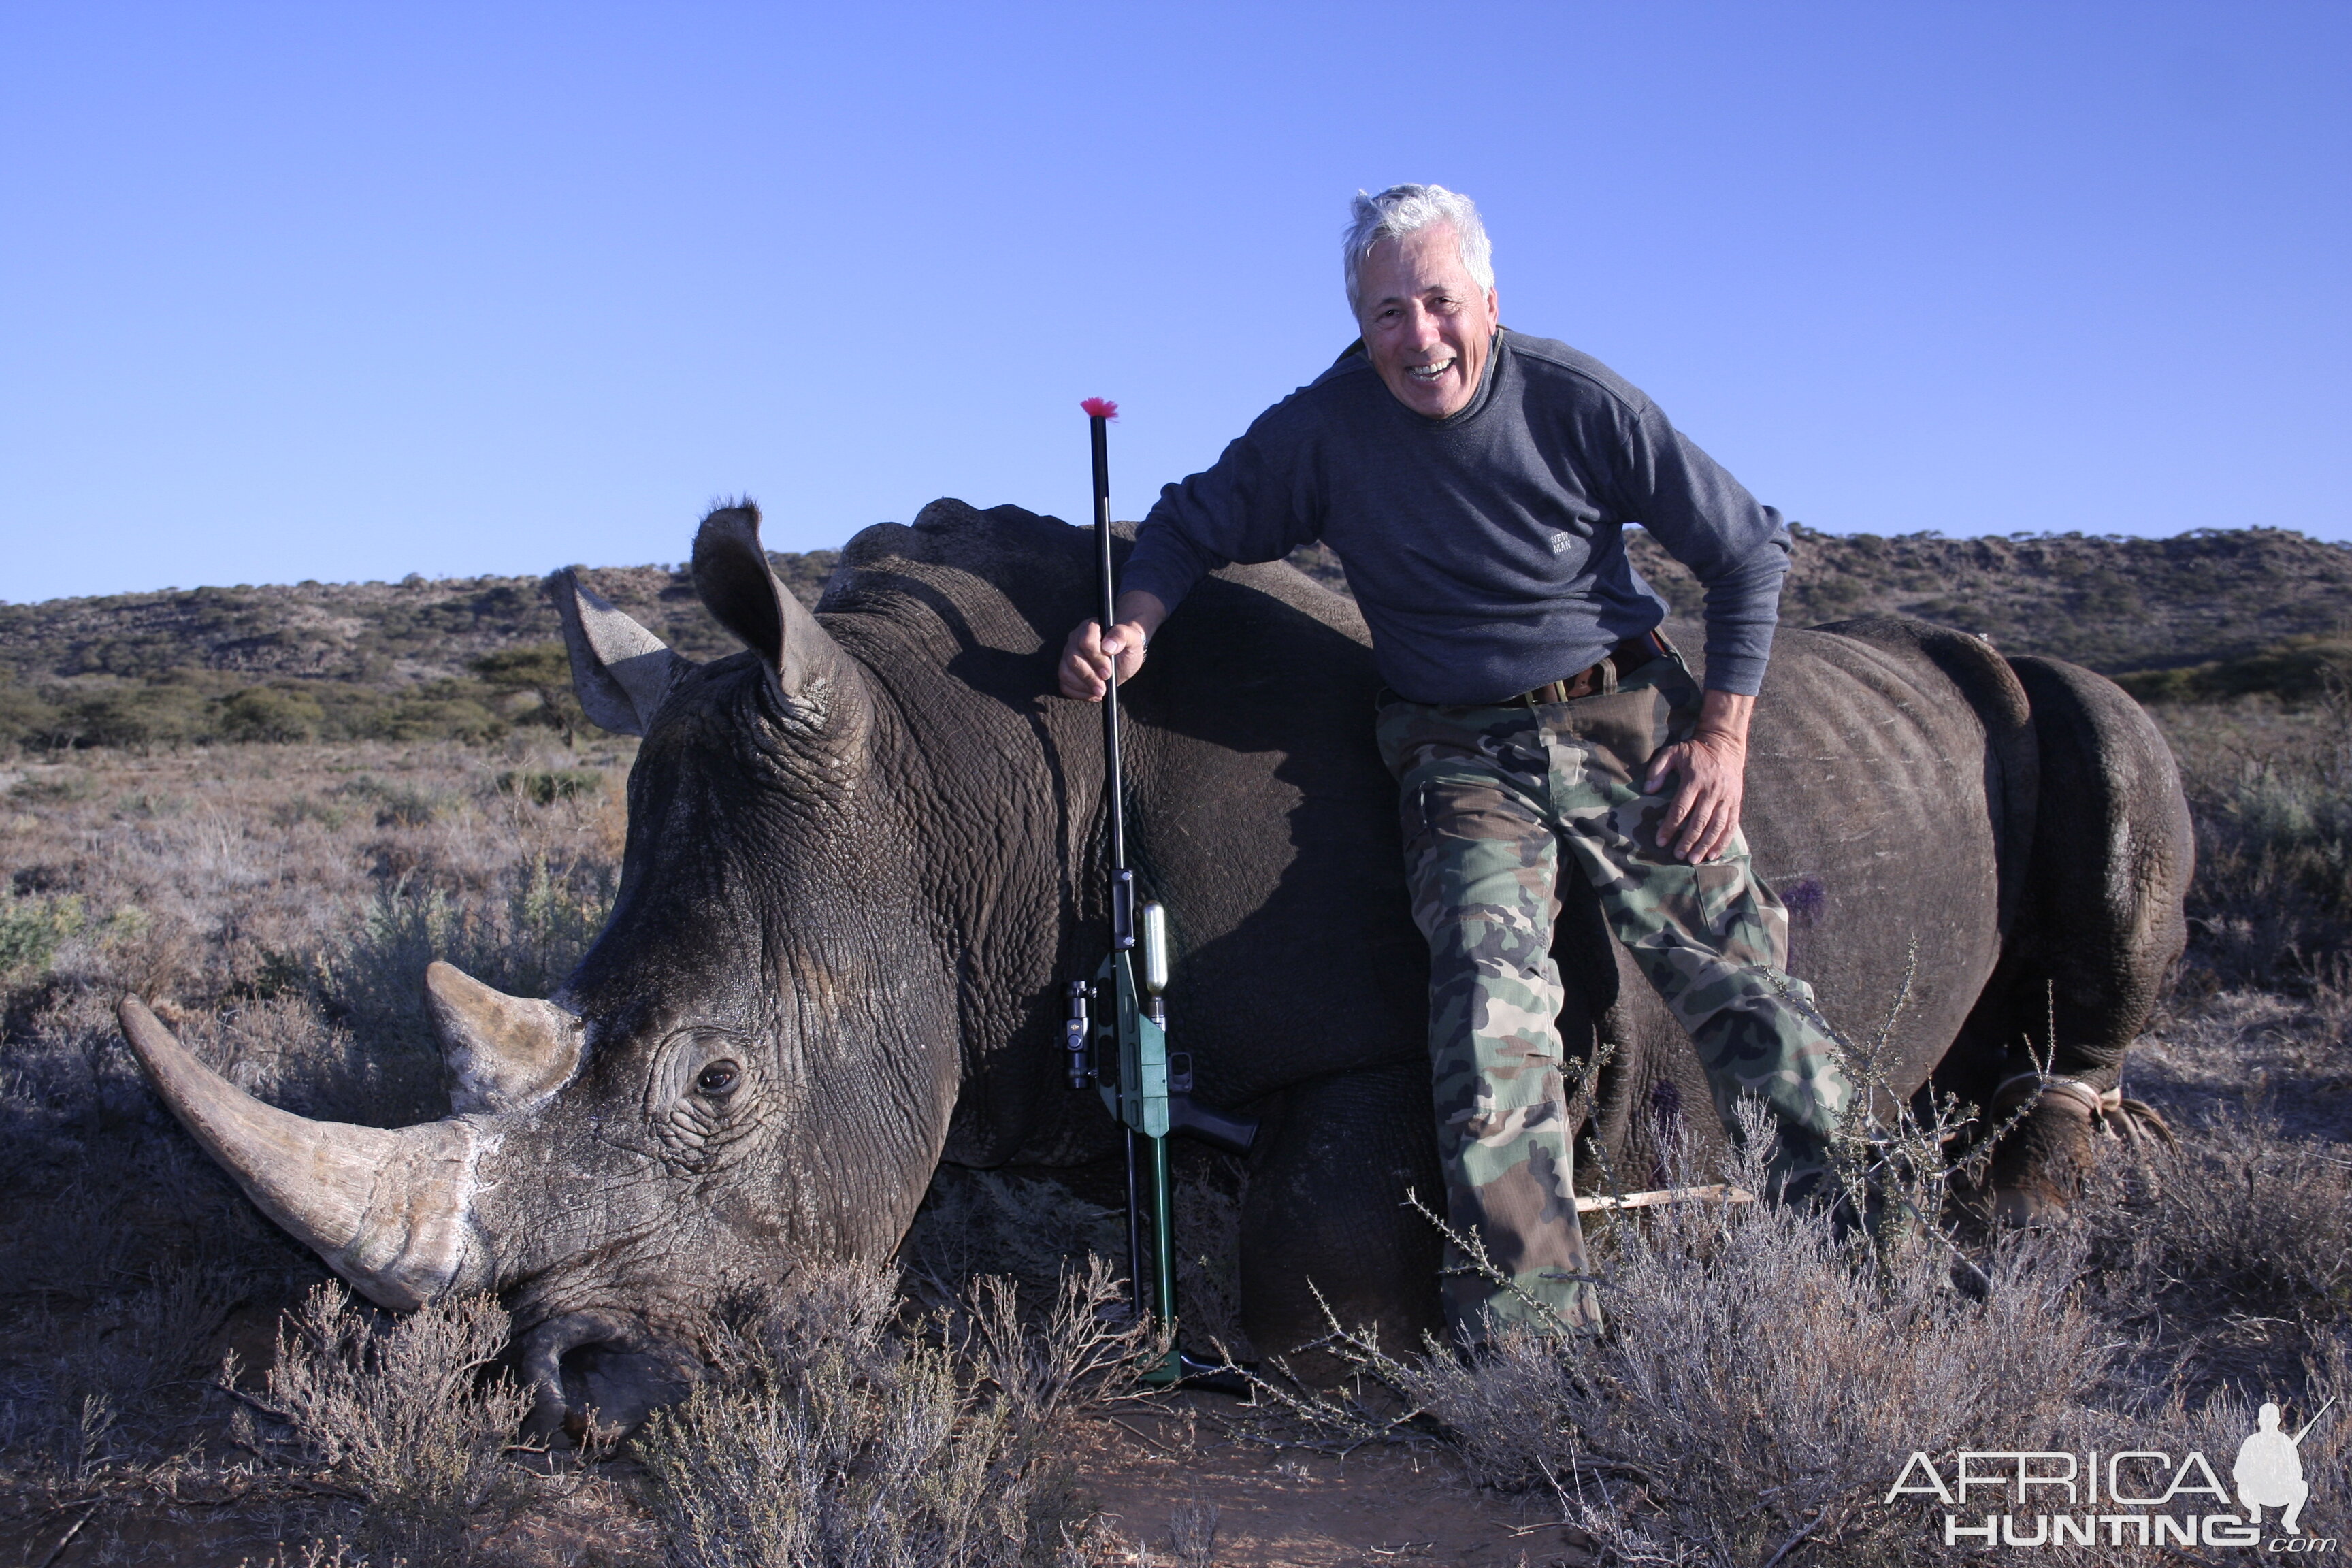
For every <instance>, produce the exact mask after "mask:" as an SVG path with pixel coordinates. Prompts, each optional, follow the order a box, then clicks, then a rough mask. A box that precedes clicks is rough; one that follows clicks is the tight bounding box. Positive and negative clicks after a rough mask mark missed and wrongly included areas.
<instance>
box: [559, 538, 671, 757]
mask: <svg viewBox="0 0 2352 1568" xmlns="http://www.w3.org/2000/svg"><path fill="white" fill-rule="evenodd" d="M547 596H548V597H549V598H551V599H552V600H554V601H555V613H556V614H557V615H558V616H561V617H562V621H563V647H564V650H565V651H566V652H567V653H569V654H571V656H572V690H574V691H576V692H578V693H579V695H580V708H581V710H582V711H583V712H584V713H586V714H587V715H588V717H589V719H590V720H591V721H593V722H595V723H597V724H599V725H602V726H603V727H604V728H605V729H607V730H611V731H615V732H617V733H619V734H623V735H642V734H644V733H645V732H646V726H647V725H649V724H651V723H652V722H653V717H654V710H655V709H656V708H659V707H660V706H661V705H662V699H663V698H665V697H667V696H668V695H669V689H670V687H671V686H672V685H674V684H676V682H677V678H678V677H679V676H680V675H682V674H684V673H685V672H686V671H688V670H689V669H691V668H694V661H693V660H691V659H687V658H679V657H678V656H677V654H675V653H672V652H671V651H670V649H669V646H668V645H667V644H666V643H664V642H663V641H662V640H661V638H659V637H656V636H654V634H653V633H651V632H649V631H647V630H646V628H645V627H643V626H639V625H637V623H636V622H635V621H633V620H631V619H630V618H629V617H628V616H626V615H625V614H623V613H622V612H621V611H620V610H617V609H615V608H614V607H613V605H612V604H611V603H610V602H609V601H608V600H606V599H605V598H604V596H603V595H599V594H598V593H597V592H596V591H595V590H594V589H593V588H591V587H589V586H588V585H587V584H585V583H583V582H582V581H580V577H579V574H577V573H576V572H574V571H573V570H572V568H571V567H569V566H567V567H565V568H564V569H563V570H562V571H561V572H558V573H556V574H554V575H553V576H551V577H550V578H549V579H548V580H547Z"/></svg>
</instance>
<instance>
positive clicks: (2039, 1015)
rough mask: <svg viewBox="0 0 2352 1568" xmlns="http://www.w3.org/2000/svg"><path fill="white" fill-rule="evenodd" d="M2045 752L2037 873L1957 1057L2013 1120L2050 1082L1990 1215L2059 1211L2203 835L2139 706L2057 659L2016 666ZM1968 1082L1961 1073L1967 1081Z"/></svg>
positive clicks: (2179, 940) (2007, 1151)
mask: <svg viewBox="0 0 2352 1568" xmlns="http://www.w3.org/2000/svg"><path fill="white" fill-rule="evenodd" d="M2010 662H2011V666H2012V668H2015V669H2016V671H2017V675H2018V679H2019V680H2020V681H2021V682H2022V683H2023V685H2024V687H2025V689H2026V692H2027V695H2028V696H2029V697H2030V699H2031V700H2032V704H2033V730H2034V739H2035V742H2036V743H2037V746H2038V748H2039V751H2040V755H2041V785H2040V803H2039V810H2038V812H2037V816H2036V820H2035V826H2034V838H2033V856H2032V872H2031V878H2030V881H2029V885H2028V891H2027V895H2026V900H2025V905H2024V908H2023V909H2022V910H2021V911H2020V916H2019V920H2018V923H2017V927H2016V929H2015V930H2014V931H2012V932H2011V936H2010V940H2009V942H2008V943H2007V950H2006V952H2005V954H2004V957H2003V961H2002V963H2001V967H2000V973H1998V974H1996V975H1995V977H1994V981H1993V984H1992V985H1991V986H1990V987H1989V988H1988V990H1987V993H1986V995H1985V998H1984V1000H1983V1001H1982V1002H1980V1003H1979V1005H1978V1008H1977V1010H1976V1013H1975V1015H1974V1016H1971V1018H1970V1019H1969V1027H1968V1029H1967V1031H1966V1032H1965V1033H1964V1034H1963V1036H1962V1040H1961V1046H1962V1047H1963V1048H1962V1049H1960V1050H1958V1051H1956V1052H1955V1053H1954V1058H1955V1066H1956V1069H1957V1071H1956V1073H1955V1075H1954V1077H1953V1079H1951V1080H1948V1081H1950V1083H1951V1087H1952V1088H1953V1089H1955V1090H1956V1091H1957V1092H1958V1093H1960V1094H1961V1095H1962V1096H1963V1097H1964V1098H1966V1099H1969V1100H1971V1101H1973V1102H1974V1103H1975V1104H1977V1105H1979V1106H1981V1107H1986V1108H1988V1109H1989V1110H1990V1112H1991V1113H1992V1116H1993V1118H1994V1120H1995V1121H2000V1120H2005V1119H2006V1118H2007V1116H2008V1115H2009V1114H2010V1113H2011V1112H2013V1111H2014V1110H2016V1108H2017V1107H2018V1106H2019V1105H2021V1104H2023V1103H2025V1102H2026V1101H2027V1100H2028V1099H2030V1098H2031V1096H2032V1094H2033V1092H2034V1090H2035V1089H2037V1088H2038V1087H2039V1073H2040V1070H2041V1069H2042V1068H2044V1067H2045V1066H2046V1068H2047V1070H2048V1071H2049V1072H2050V1073H2051V1074H2053V1075H2054V1076H2055V1077H2056V1078H2058V1079H2063V1080H2066V1081H2065V1082H2063V1083H2060V1084H2057V1085H2053V1088H2052V1089H2051V1090H2050V1091H2049V1092H2045V1093H2042V1095H2041V1098H2040V1099H2039V1100H2034V1101H2033V1102H2032V1109H2031V1110H2030V1111H2029V1112H2028V1113H2027V1115H2026V1117H2025V1120H2024V1121H2023V1122H2022V1123H2021V1125H2019V1126H2018V1127H2017V1128H2016V1129H2015V1130H2014V1131H2011V1133H2010V1134H2009V1135H2008V1136H2007V1137H2005V1138H2004V1139H2003V1140H2002V1141H2001V1144H2000V1149H1999V1151H1998V1152H1996V1153H1995V1155H1994V1157H1993V1161H1992V1166H1991V1173H1990V1187H1991V1193H1990V1197H1991V1202H1992V1208H1993V1212H1994V1215H1995V1216H1996V1217H1998V1218H1999V1219H2000V1220H2001V1221H2003V1222H2005V1223H2009V1224H2033V1223H2038V1222H2041V1221H2043V1220H2049V1219H2055V1218H2059V1217H2063V1215H2064V1213H2065V1210H2066V1206H2067V1205H2069V1204H2070V1203H2071V1202H2072V1201H2073V1199H2074V1195H2075V1194H2076V1193H2077V1192H2078V1191H2079V1190H2080V1188H2081V1184H2082V1178H2083V1175H2084V1171H2085V1169H2086V1168H2087V1163H2088V1161H2089V1159H2090V1155H2091V1150H2092V1132H2093V1127H2094V1124H2095V1121H2097V1120H2099V1119H2100V1118H2101V1116H2102V1115H2103V1112H2102V1110H2101V1109H2100V1107H2101V1101H2102V1100H2103V1099H2105V1100H2109V1101H2112V1100H2114V1099H2115V1098H2116V1097H2115V1094H2114V1090H2115V1089H2116V1086H2117V1084H2118V1082H2119V1080H2120V1079H2121V1078H2122V1075H2123V1064H2124V1055H2125V1052H2126V1050H2128V1049H2129V1048H2130V1046H2131V1043H2132V1041H2133V1040H2135V1039H2137V1037H2139V1034H2140V1032H2141V1030H2142V1029H2143V1028H2144V1027H2145V1026H2146V1025H2147V1018H2148V1015H2149V1014H2150V1012H2152V1011H2153V1010H2154V1008H2155V1006H2156V1004H2157V1002H2158V999H2159V998H2160V997H2161V996H2162V995H2163V993H2164V988H2165V986H2166V985H2167V984H2168V983H2169V980H2170V976H2171V970H2172V966H2173V964H2174V963H2175V962H2176V961H2177V960H2178V959H2179V956H2180V952H2181V949H2182V947H2183V946H2184V945H2185V944H2186V942H2187V934H2188V933H2187V927H2186V924H2185V922H2184V921H2183V919H2182V915H2181V900H2182V899H2183V897H2184V896H2185V895H2186V893H2187V891H2188V887H2189V874H2190V872H2191V870H2192V868H2193V860H2194V854H2195V838H2194V834H2193V832H2192V829H2191V827H2190V825H2189V807H2188V803H2187V801H2186V800H2185V799H2184V798H2183V796H2182V795H2181V791H2180V781H2179V774H2178V773H2177V772H2176V770H2175V769H2174V766H2173V762H2172V753H2171V752H2170V750H2169V749H2168V747H2167V746H2166V745H2165V743H2164V739H2163V737H2162V736H2161V735H2160V734H2159V733H2158V731H2157V729H2156V726H2155V725H2154V724H2153V723H2152V722H2150V721H2149V720H2148V717H2147V714H2146V713H2145V712H2143V711H2142V710H2140V708H2139V705H2138V704H2137V703H2136V702H2134V701H2133V700H2131V699H2130V698H2129V697H2128V696H2126V694H2125V693H2124V692H2123V691H2122V690H2121V689H2119V688H2117V687H2116V686H2115V685H2114V684H2113V683H2112V682H2110V681H2108V680H2106V679H2104V678H2103V677H2100V676H2097V675H2094V674H2092V673H2091V672H2090V671H2088V670H2085V669H2082V668H2078V667H2076V666H2074V665H2069V664H2062V663H2060V662H2058V661H2056V660H2053V659H2043V658H2016V659H2012V660H2011V661H2010ZM1958 1079H1966V1081H1965V1082H1962V1081H1958Z"/></svg>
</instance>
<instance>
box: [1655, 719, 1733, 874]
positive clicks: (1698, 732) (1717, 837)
mask: <svg viewBox="0 0 2352 1568" xmlns="http://www.w3.org/2000/svg"><path fill="white" fill-rule="evenodd" d="M1755 711H1756V699H1754V698H1753V697H1742V696H1739V695H1738V694H1736V693H1734V692H1729V691H1710V692H1708V693H1707V694H1706V700H1704V701H1703V702H1702V703H1701V705H1700V707H1699V710H1698V727H1697V728H1696V729H1695V730H1693V731H1691V738H1690V739H1689V740H1687V741H1681V742H1676V743H1675V744H1674V745H1671V746H1668V747H1667V748H1666V749H1665V750H1664V751H1662V752H1659V753H1658V754H1657V756H1656V758H1655V759H1654V761H1652V763H1650V776H1649V779H1648V781H1647V782H1646V783H1644V784H1643V786H1642V788H1643V793H1645V794H1648V795H1655V794H1657V793H1658V791H1659V790H1660V789H1661V788H1662V787H1664V784H1665V782H1666V780H1667V779H1669V778H1672V777H1674V776H1675V775H1676V774H1680V775H1681V776H1682V787H1681V788H1680V789H1678V790H1676V791H1675V800H1674V804H1673V805H1670V806H1668V807H1667V808H1666V819H1665V821H1664V822H1663V823H1661V824H1659V826H1658V842H1659V844H1660V845H1662V846H1664V847H1665V848H1666V849H1667V850H1668V851H1669V852H1670V853H1672V854H1675V855H1679V856H1680V857H1682V858H1684V859H1685V860H1687V861H1688V862H1690V863H1691V864H1692V865H1694V866H1696V865H1698V864H1699V863H1700V862H1702V861H1706V860H1712V859H1714V858H1716V856H1717V855H1718V854H1720V853H1722V850H1723V847H1724V846H1725V845H1727V844H1728V843H1730V842H1731V836H1732V835H1733V834H1734V833H1736V832H1738V829H1739V808H1740V806H1741V805H1742V804H1743V803H1744V802H1745V800H1746V798H1747V794H1748V719H1749V718H1750V717H1751V716H1753V715H1754V713H1755Z"/></svg>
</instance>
